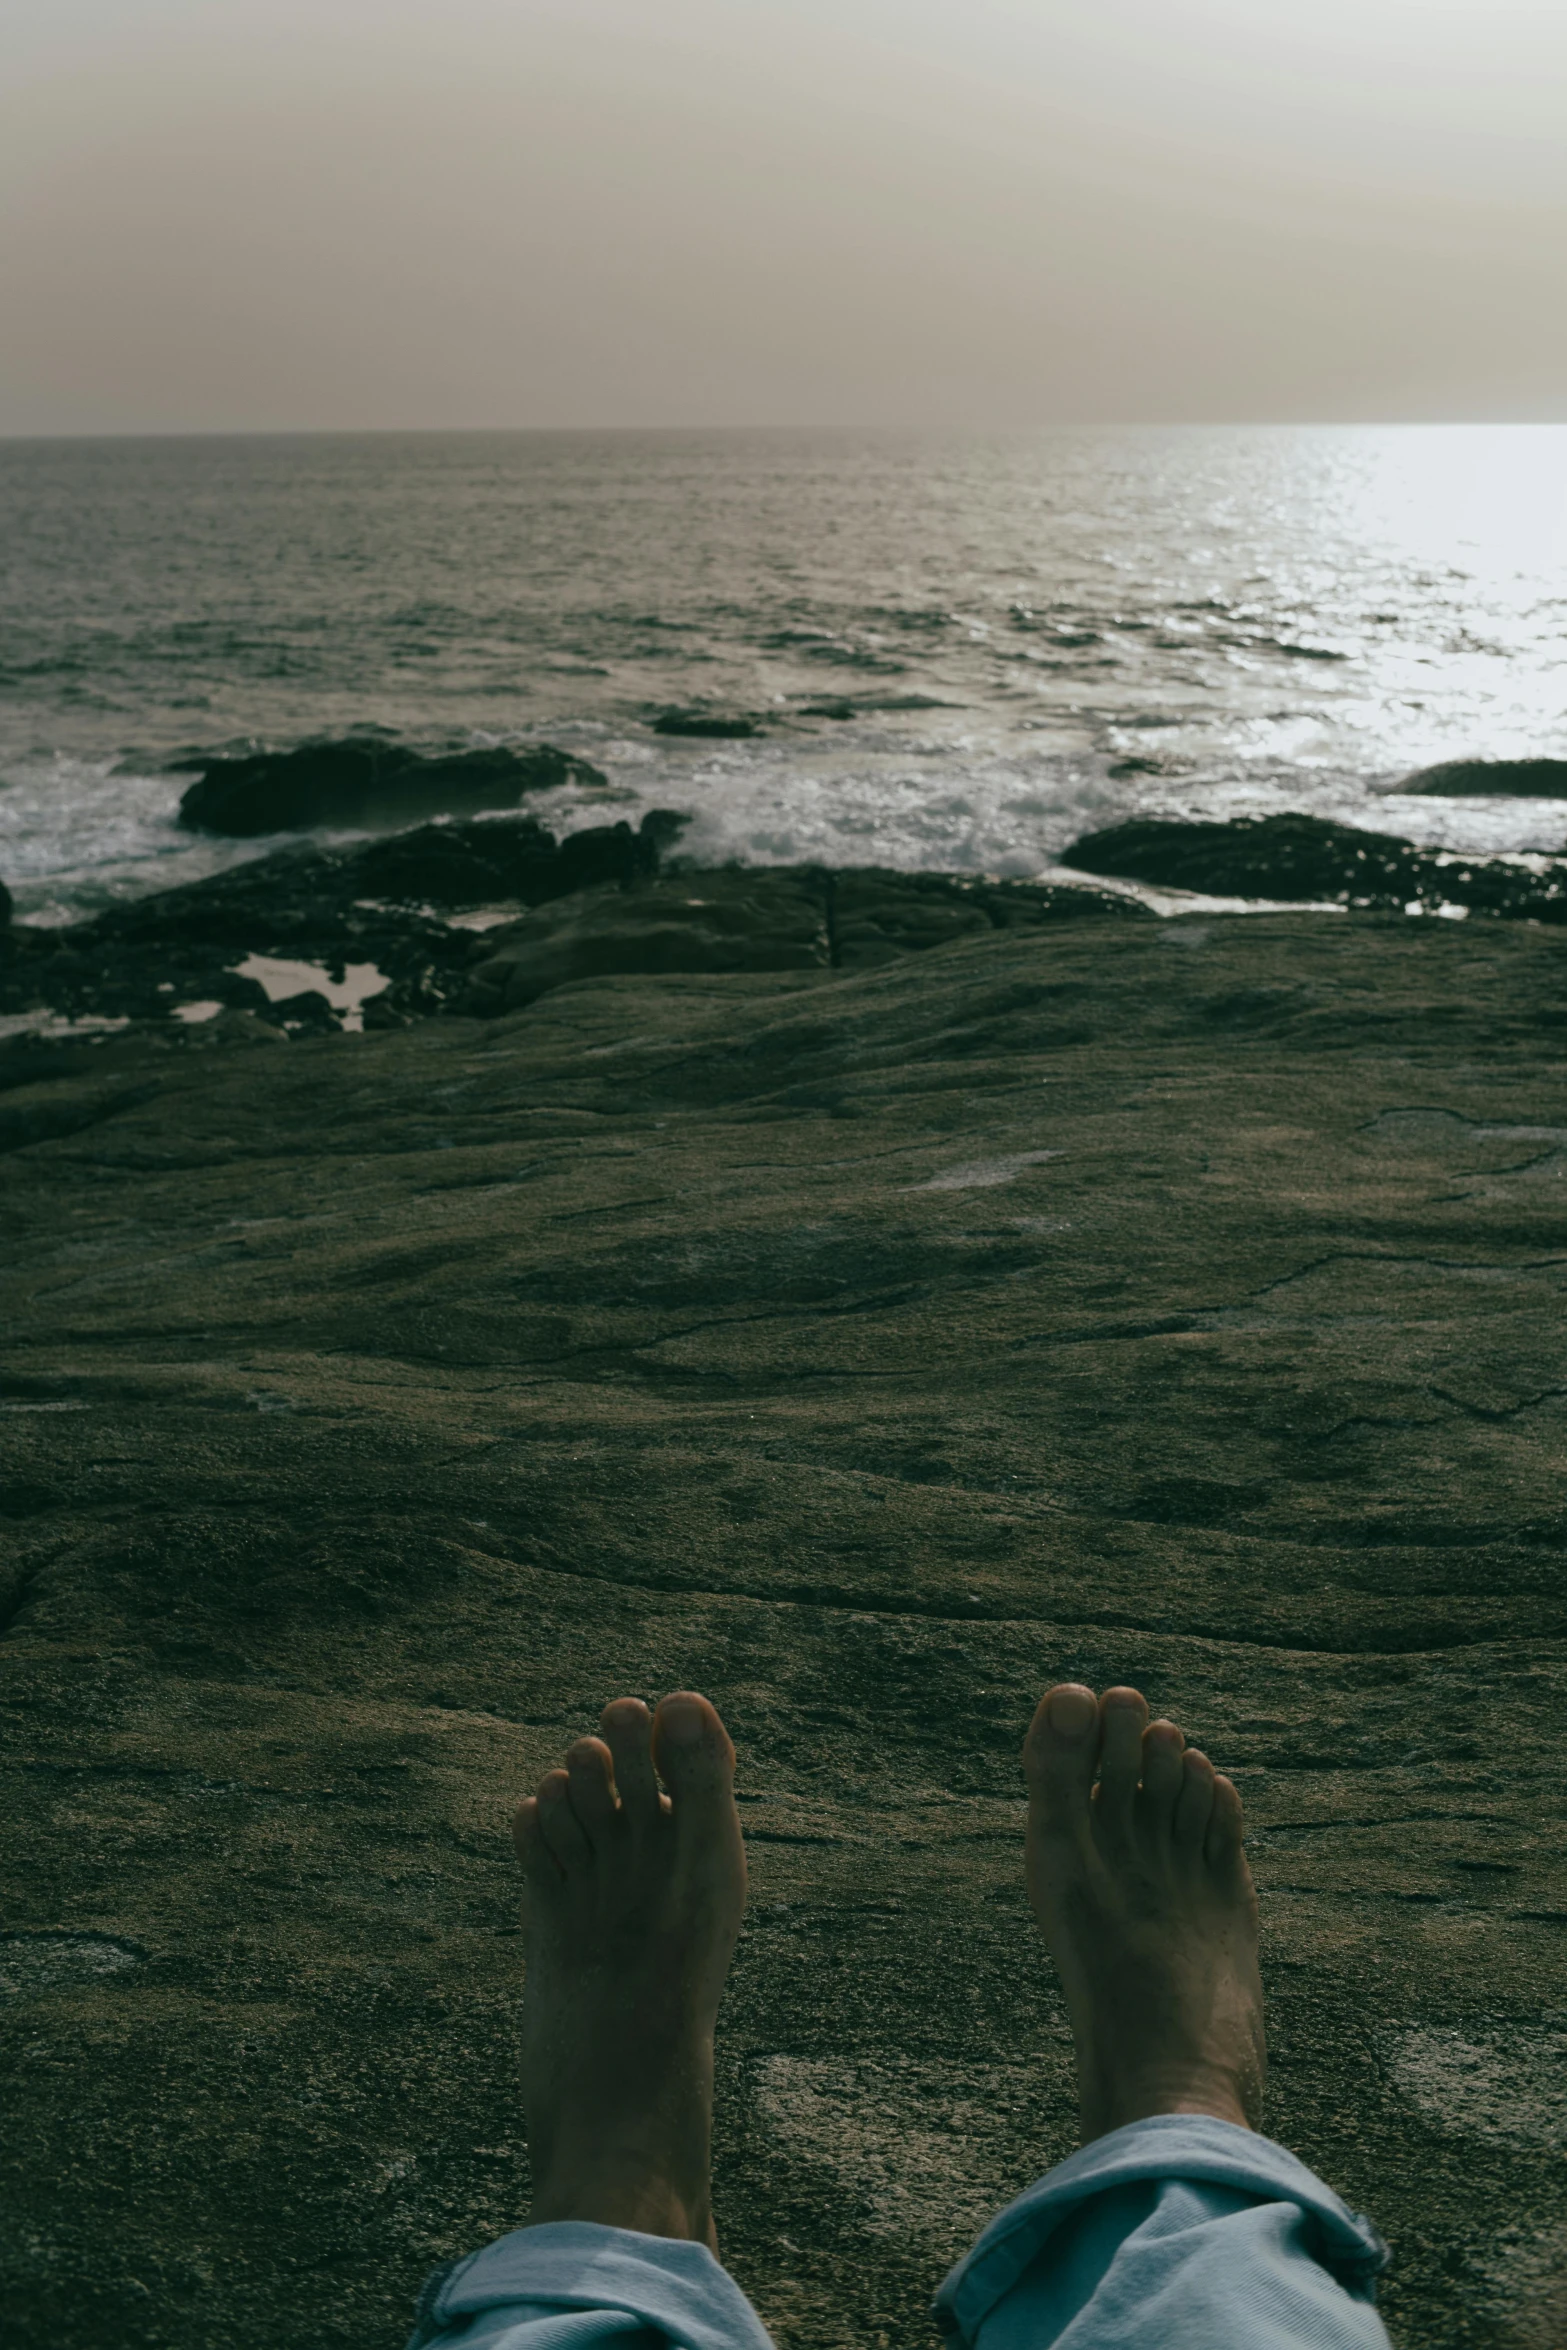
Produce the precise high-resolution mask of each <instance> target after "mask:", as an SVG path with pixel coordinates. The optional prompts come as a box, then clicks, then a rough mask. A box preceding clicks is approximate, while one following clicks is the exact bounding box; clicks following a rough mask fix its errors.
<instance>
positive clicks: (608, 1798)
mask: <svg viewBox="0 0 1567 2350" xmlns="http://www.w3.org/2000/svg"><path fill="white" fill-rule="evenodd" d="M614 1772H615V1765H614V1762H613V1760H612V1758H611V1755H610V1751H609V1748H608V1747H607V1746H606V1745H605V1743H604V1741H603V1739H602V1738H579V1739H578V1740H577V1742H576V1744H575V1746H573V1747H571V1748H570V1749H569V1750H568V1752H567V1755H566V1780H567V1785H568V1788H569V1791H570V1795H571V1808H572V1810H573V1811H574V1812H575V1813H576V1815H577V1825H578V1826H579V1827H580V1828H581V1830H582V1833H583V1834H584V1836H586V1838H587V1840H588V1842H589V1843H590V1844H591V1845H592V1846H593V1847H594V1849H595V1851H597V1850H598V1849H599V1847H600V1846H601V1845H603V1844H604V1843H605V1841H606V1840H607V1839H608V1838H609V1837H611V1836H613V1834H614V1833H615V1779H614Z"/></svg>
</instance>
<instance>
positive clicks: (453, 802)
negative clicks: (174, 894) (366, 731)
mask: <svg viewBox="0 0 1567 2350" xmlns="http://www.w3.org/2000/svg"><path fill="white" fill-rule="evenodd" d="M192 768H195V769H198V770H199V778H198V780H197V781H196V782H195V783H193V784H191V785H190V787H189V788H188V790H187V791H186V792H185V794H184V796H183V797H182V799H181V801H180V822H181V823H182V824H183V825H185V826H187V827H188V828H189V829H190V830H192V831H200V832H218V833H223V834H226V835H227V836H229V837H230V838H233V839H244V840H253V839H255V838H256V837H257V836H258V835H260V834H262V833H267V832H295V831H306V830H309V829H311V828H312V827H314V826H316V825H323V824H332V825H338V824H342V825H362V826H364V827H366V828H367V829H369V830H392V829H394V828H395V827H397V826H399V825H404V824H408V823H410V822H412V821H414V820H415V819H416V818H418V817H421V816H432V815H453V816H473V815H477V814H478V813H479V812H480V811H481V810H483V809H487V808H493V809H501V808H508V807H515V806H516V804H517V802H518V800H519V799H521V798H522V796H523V795H524V793H527V792H536V791H552V790H554V789H555V788H556V787H557V786H559V785H561V784H564V783H588V784H602V783H603V782H604V777H603V776H602V774H600V772H599V770H598V769H597V768H596V767H593V766H590V765H589V763H588V761H587V760H586V759H578V758H575V757H574V756H573V755H572V754H571V753H570V752H568V751H560V750H556V749H555V747H554V746H553V744H550V743H538V744H535V745H534V746H533V747H532V748H530V749H528V750H525V751H511V750H504V749H500V748H494V749H489V750H476V751H456V752H452V753H450V754H448V755H444V756H442V755H437V756H433V757H426V756H424V755H422V754H421V753H419V752H417V751H411V750H408V749H407V748H405V747H404V746H402V745H401V744H396V743H384V742H378V741H375V740H372V739H359V740H355V739H352V738H350V739H348V740H344V741H338V742H320V743H302V744H300V745H299V747H298V748H297V749H295V750H292V751H257V752H254V753H252V754H251V755H250V756H248V757H244V758H216V759H191V760H184V761H181V762H179V764H178V766H177V768H176V770H175V771H176V772H177V773H178V772H188V771H189V770H190V769H192Z"/></svg>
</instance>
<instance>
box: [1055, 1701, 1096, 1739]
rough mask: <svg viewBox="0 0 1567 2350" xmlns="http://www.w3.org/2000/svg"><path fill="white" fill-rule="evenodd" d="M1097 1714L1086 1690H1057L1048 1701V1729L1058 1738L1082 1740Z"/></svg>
mask: <svg viewBox="0 0 1567 2350" xmlns="http://www.w3.org/2000/svg"><path fill="white" fill-rule="evenodd" d="M1098 1712H1099V1708H1098V1706H1097V1705H1096V1704H1095V1702H1094V1700H1093V1699H1092V1698H1091V1697H1090V1696H1089V1694H1088V1691H1087V1690H1086V1689H1058V1690H1057V1691H1056V1692H1055V1694H1054V1696H1053V1697H1052V1698H1051V1700H1050V1707H1049V1716H1050V1727H1051V1729H1052V1730H1054V1732H1055V1734H1056V1736H1057V1737H1058V1738H1083V1737H1086V1736H1087V1734H1088V1732H1089V1730H1090V1729H1091V1728H1092V1727H1093V1724H1094V1720H1095V1718H1096V1716H1097V1715H1098Z"/></svg>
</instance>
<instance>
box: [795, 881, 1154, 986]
mask: <svg viewBox="0 0 1567 2350" xmlns="http://www.w3.org/2000/svg"><path fill="white" fill-rule="evenodd" d="M824 878H825V882H826V886H827V888H828V890H829V893H830V904H831V914H832V939H833V961H834V964H835V965H836V966H837V968H838V969H840V970H844V971H854V970H860V969H863V968H865V967H866V966H867V965H870V964H873V963H884V962H889V961H891V960H892V958H893V957H894V956H897V955H908V954H918V953H920V952H921V951H922V950H923V949H925V948H927V947H935V946H944V945H945V944H946V943H947V941H948V940H949V939H956V938H963V937H966V936H975V935H977V934H978V933H979V932H981V931H984V930H1007V929H1011V928H1013V927H1018V926H1021V927H1027V926H1028V925H1030V924H1032V923H1036V922H1077V921H1083V920H1086V919H1092V920H1103V919H1109V920H1112V921H1115V920H1132V921H1146V920H1148V919H1150V918H1151V917H1150V916H1149V913H1148V909H1147V907H1146V906H1143V905H1140V904H1139V903H1138V901H1137V900H1136V899H1135V898H1129V897H1121V896H1118V895H1116V894H1114V893H1113V892H1111V891H1109V890H1096V889H1077V888H1072V887H1067V888H1065V889H1061V888H1052V887H1050V886H1048V885H1046V884H1042V883H1039V882H1027V881H1021V882H1007V881H979V880H967V879H960V878H958V877H957V876H955V875H949V874H941V873H889V872H886V871H885V870H883V869H881V868H879V867H874V866H872V867H866V868H860V869H850V870H848V871H845V872H835V873H831V874H829V875H827V876H825V877H824Z"/></svg>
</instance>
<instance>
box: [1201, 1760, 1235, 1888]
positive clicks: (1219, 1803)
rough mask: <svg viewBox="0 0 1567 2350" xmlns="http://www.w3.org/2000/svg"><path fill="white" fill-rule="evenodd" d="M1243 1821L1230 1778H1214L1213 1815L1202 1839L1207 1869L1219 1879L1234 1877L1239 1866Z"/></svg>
mask: <svg viewBox="0 0 1567 2350" xmlns="http://www.w3.org/2000/svg"><path fill="white" fill-rule="evenodd" d="M1243 1829H1244V1822H1243V1820H1242V1816H1241V1799H1240V1797H1239V1796H1238V1795H1237V1794H1236V1792H1235V1786H1234V1782H1233V1781H1232V1780H1230V1779H1226V1778H1222V1777H1215V1779H1214V1782H1213V1812H1212V1815H1211V1817H1210V1818H1209V1821H1208V1828H1207V1833H1206V1835H1205V1836H1204V1839H1203V1850H1204V1852H1205V1853H1206V1855H1207V1859H1208V1866H1209V1867H1210V1868H1211V1869H1213V1870H1214V1871H1215V1872H1216V1874H1218V1875H1221V1876H1228V1875H1233V1874H1234V1872H1235V1871H1236V1870H1237V1869H1239V1868H1240V1867H1241V1865H1242V1854H1241V1838H1242V1834H1243Z"/></svg>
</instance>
